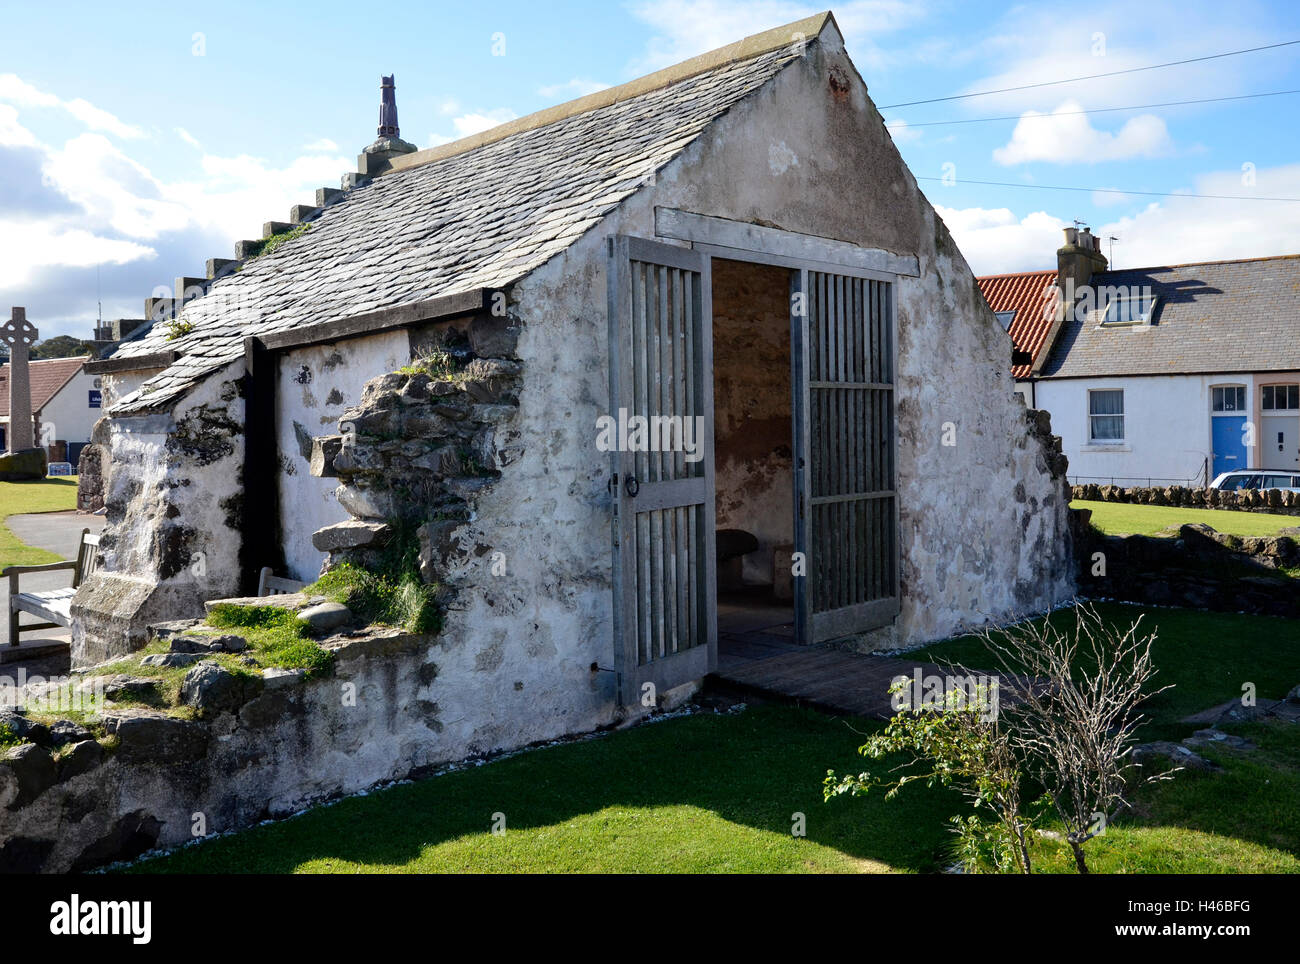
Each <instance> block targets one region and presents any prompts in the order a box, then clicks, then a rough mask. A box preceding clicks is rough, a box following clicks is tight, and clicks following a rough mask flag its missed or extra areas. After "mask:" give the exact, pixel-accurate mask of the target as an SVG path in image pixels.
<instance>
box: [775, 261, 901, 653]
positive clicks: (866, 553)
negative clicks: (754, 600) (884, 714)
mask: <svg viewBox="0 0 1300 964" xmlns="http://www.w3.org/2000/svg"><path fill="white" fill-rule="evenodd" d="M792 286H793V288H794V291H795V293H796V294H798V293H800V292H802V294H803V298H802V299H795V300H794V301H793V303H794V304H796V305H799V304H802V310H801V311H800V310H796V311H794V312H792V319H791V322H792V323H791V333H792V340H793V346H794V351H793V352H792V355H793V359H792V366H793V370H794V379H795V380H794V384H795V451H796V452H798V453H800V456H801V457H800V458H799V459H798V460H797V461H796V468H795V502H796V505H795V548H796V549H797V550H799V551H802V552H803V553H804V554H805V555H804V559H805V560H806V576H805V579H804V585H803V587H802V592H796V612H795V618H796V624H797V626H798V633H799V637H800V638H801V640H802V641H804V642H813V643H816V642H822V641H824V640H828V639H837V638H840V637H843V636H849V635H852V634H854V633H861V632H866V631H867V630H870V629H876V628H878V627H880V626H884V625H887V624H888V623H889V622H890V620H892V619H893V617H894V616H895V615H896V614H897V613H898V608H899V589H898V494H897V490H896V484H895V461H896V458H895V451H896V426H895V417H894V357H895V354H894V325H893V317H894V314H893V285H892V283H891V282H890V281H887V280H883V279H877V278H873V277H859V276H849V275H842V274H830V273H826V272H821V271H811V270H800V271H797V272H795V273H794V275H793V277H792Z"/></svg>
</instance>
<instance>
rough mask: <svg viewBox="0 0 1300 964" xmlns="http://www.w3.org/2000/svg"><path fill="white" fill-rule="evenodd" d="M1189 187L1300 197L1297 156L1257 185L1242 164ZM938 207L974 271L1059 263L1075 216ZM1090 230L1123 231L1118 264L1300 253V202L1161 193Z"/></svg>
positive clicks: (1259, 177) (1258, 178)
mask: <svg viewBox="0 0 1300 964" xmlns="http://www.w3.org/2000/svg"><path fill="white" fill-rule="evenodd" d="M1191 191H1192V192H1193V193H1195V194H1219V195H1229V196H1236V197H1251V196H1253V197H1259V198H1266V197H1281V198H1300V164H1291V165H1286V166H1283V167H1275V168H1267V169H1263V170H1259V171H1257V172H1255V183H1254V184H1253V185H1248V184H1245V183H1243V175H1242V172H1241V171H1217V172H1211V173H1207V174H1204V175H1201V176H1200V177H1198V178H1197V179H1196V183H1195V185H1194V186H1193V187H1192V188H1191ZM935 210H937V211H938V212H939V215H940V216H941V217H942V218H943V220H944V223H945V224H947V225H948V230H949V231H951V232H952V236H953V238H954V240H955V241H956V242H957V247H958V248H960V249H961V251H962V253H963V254H964V255H965V256H966V259H967V261H968V262H969V263H970V266H971V268H972V270H974V272H975V273H976V274H977V275H979V274H1002V273H1005V272H1009V271H1035V270H1043V269H1046V268H1053V267H1055V266H1056V249H1057V248H1058V247H1060V245H1061V243H1062V236H1061V229H1062V228H1063V227H1065V226H1067V225H1068V224H1069V223H1070V221H1069V219H1067V218H1060V217H1056V216H1055V215H1052V214H1049V213H1048V212H1046V211H1035V212H1033V213H1031V214H1028V215H1025V216H1024V217H1023V218H1022V217H1018V216H1017V215H1016V214H1014V213H1013V212H1012V211H1010V210H1009V209H1007V208H995V209H986V208H947V207H943V206H941V205H935ZM1093 233H1094V234H1096V235H1097V236H1098V237H1101V238H1109V237H1111V236H1114V237H1116V238H1118V239H1119V240H1117V241H1116V242H1115V246H1114V252H1115V259H1116V260H1115V263H1116V265H1117V266H1118V267H1120V268H1124V267H1149V266H1152V265H1161V264H1183V263H1186V262H1189V261H1222V260H1227V259H1230V258H1263V257H1270V256H1273V255H1280V254H1300V240H1298V239H1300V203H1284V202H1270V201H1266V200H1258V201H1241V200H1219V199H1214V198H1206V197H1190V196H1178V197H1170V198H1162V199H1161V200H1159V201H1155V202H1152V203H1150V204H1148V205H1147V206H1146V207H1145V208H1143V209H1142V210H1141V211H1139V212H1138V213H1136V214H1131V215H1127V216H1125V217H1122V218H1119V219H1118V220H1115V221H1111V222H1109V223H1108V224H1103V225H1100V226H1098V225H1093ZM1107 250H1108V251H1109V248H1108V249H1107Z"/></svg>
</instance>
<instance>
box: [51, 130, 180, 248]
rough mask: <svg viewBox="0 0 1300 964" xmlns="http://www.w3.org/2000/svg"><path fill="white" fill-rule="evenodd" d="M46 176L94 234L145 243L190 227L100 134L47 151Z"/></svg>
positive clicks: (145, 173) (146, 177)
mask: <svg viewBox="0 0 1300 964" xmlns="http://www.w3.org/2000/svg"><path fill="white" fill-rule="evenodd" d="M45 172H46V174H47V176H48V177H49V178H50V180H51V182H52V183H53V185H54V187H55V188H57V189H58V190H59V191H60V192H61V193H62V194H63V195H64V196H66V197H68V198H69V199H71V200H72V201H74V202H76V203H77V204H79V205H80V206H81V207H82V208H84V209H85V212H86V220H88V222H89V223H90V224H91V226H93V227H94V228H97V229H105V228H107V229H111V230H113V231H116V232H118V233H120V234H125V235H127V236H128V237H131V238H139V239H146V240H148V239H153V238H156V237H158V235H160V234H162V233H164V232H166V231H176V230H179V229H181V228H183V227H184V226H185V225H186V223H187V222H188V221H189V213H188V212H187V211H186V210H185V208H184V207H183V206H181V205H179V204H176V203H175V202H172V201H169V200H167V199H166V198H165V197H164V196H163V194H164V192H163V188H162V185H161V184H160V183H159V182H158V181H157V180H156V179H155V178H154V177H153V175H152V174H150V173H149V171H148V169H146V168H145V167H144V165H142V164H140V163H138V162H137V161H134V160H132V159H131V158H129V157H127V156H126V155H125V154H124V153H122V151H120V150H119V149H118V148H117V147H116V146H115V145H114V144H113V143H112V142H111V141H109V140H108V138H106V137H104V135H102V134H81V135H79V136H77V137H74V138H73V139H72V140H70V141H68V142H67V143H66V144H65V145H64V146H63V148H62V149H60V150H53V151H50V152H49V160H48V162H47V163H46V166H45Z"/></svg>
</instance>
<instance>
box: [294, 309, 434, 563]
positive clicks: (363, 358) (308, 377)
mask: <svg viewBox="0 0 1300 964" xmlns="http://www.w3.org/2000/svg"><path fill="white" fill-rule="evenodd" d="M278 361H279V379H278V384H277V386H276V414H275V434H276V443H277V448H278V450H279V454H280V457H279V462H280V464H279V466H278V467H277V475H278V487H279V497H280V518H281V520H282V521H281V528H282V531H283V533H284V556H285V561H286V563H287V564H288V573H287V575H288V576H289V577H290V578H292V579H299V580H302V581H304V582H311V581H312V580H314V579H315V578H316V577H317V576H318V575H319V574H320V567H321V563H322V562H323V561H324V558H325V557H324V556H323V555H322V554H321V553H320V552H319V551H317V550H316V549H315V548H314V547H313V546H312V544H311V536H312V533H313V532H315V531H316V530H317V529H322V528H324V527H325V526H327V525H331V524H332V523H335V522H342V521H343V520H345V519H347V518H349V516H348V513H347V512H346V511H345V510H344V509H343V507H342V506H340V505H339V504H338V499H336V498H335V496H334V489H335V488H336V486H337V482H336V481H335V480H334V479H318V478H313V477H312V476H311V474H310V472H309V468H310V461H311V438H312V437H313V436H317V435H330V434H333V433H335V432H337V431H338V423H339V417H340V416H341V415H342V414H343V413H344V412H345V411H347V409H348V408H349V407H350V406H351V405H354V404H356V402H357V401H358V400H359V399H360V398H361V389H362V387H363V386H364V385H365V383H366V382H367V381H369V380H370V379H372V378H374V377H375V376H376V375H378V374H381V373H382V372H391V371H394V370H395V369H397V368H398V367H400V366H402V365H405V364H406V363H407V362H409V361H410V339H409V337H408V335H407V333H406V332H405V331H402V330H397V331H388V332H383V333H381V334H378V335H373V336H371V337H368V338H354V339H351V340H349V341H346V342H341V343H339V344H334V345H319V346H313V347H310V348H298V349H294V350H293V351H287V352H285V353H284V354H282V355H281V356H280V357H279V360H278Z"/></svg>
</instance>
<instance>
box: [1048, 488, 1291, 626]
mask: <svg viewBox="0 0 1300 964" xmlns="http://www.w3.org/2000/svg"><path fill="white" fill-rule="evenodd" d="M1074 511H1075V512H1076V513H1078V514H1079V515H1080V517H1081V519H1082V521H1085V522H1086V518H1087V516H1088V515H1090V513H1089V512H1088V510H1086V509H1076V510H1074ZM1076 532H1078V533H1079V535H1078V536H1077V537H1076V542H1075V546H1076V550H1077V554H1078V571H1079V592H1080V594H1081V595H1083V596H1089V597H1093V598H1098V597H1100V598H1108V599H1121V600H1124V601H1126V602H1136V603H1145V604H1148V605H1155V606H1180V607H1186V608H1190V609H1206V610H1212V611H1216V612H1250V613H1258V614H1261V615H1267V616H1287V617H1291V618H1298V617H1300V578H1295V577H1293V576H1292V575H1290V574H1289V573H1288V572H1285V571H1283V570H1295V569H1297V568H1300V541H1297V539H1300V527H1295V528H1290V529H1284V530H1282V531H1281V532H1280V533H1279V534H1278V535H1276V536H1270V537H1260V538H1241V537H1238V536H1231V535H1224V534H1223V533H1220V532H1216V531H1215V530H1214V529H1212V528H1210V527H1209V526H1206V525H1184V526H1182V527H1181V528H1180V530H1179V533H1178V536H1177V537H1169V536H1140V535H1134V536H1106V535H1102V534H1101V533H1100V532H1098V531H1097V530H1096V529H1093V528H1091V527H1090V526H1087V525H1081V526H1079V527H1077V529H1076Z"/></svg>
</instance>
